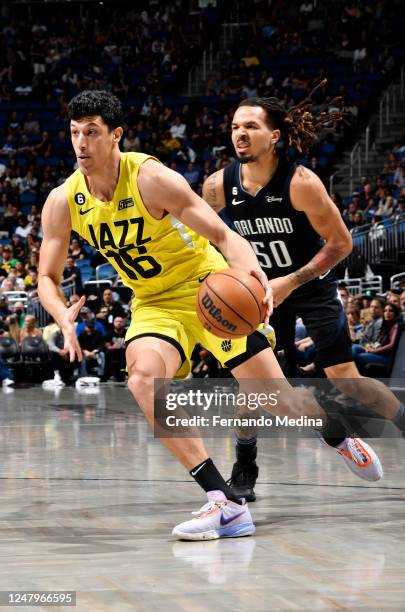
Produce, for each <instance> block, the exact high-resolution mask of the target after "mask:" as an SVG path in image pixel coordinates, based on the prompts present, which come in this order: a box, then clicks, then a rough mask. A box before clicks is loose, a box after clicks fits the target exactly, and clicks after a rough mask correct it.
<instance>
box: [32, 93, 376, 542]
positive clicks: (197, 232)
mask: <svg viewBox="0 0 405 612" xmlns="http://www.w3.org/2000/svg"><path fill="white" fill-rule="evenodd" d="M68 108H69V118H70V129H71V137H72V144H73V147H74V151H75V154H76V157H77V162H78V169H77V170H76V172H74V173H73V174H72V175H71V176H70V177H69V178H68V179H67V181H66V182H65V183H64V184H63V185H61V186H59V187H57V188H56V189H54V190H53V191H52V192H51V193H50V195H49V197H48V199H47V201H46V203H45V206H44V209H43V215H42V224H43V233H44V238H43V242H42V247H41V257H40V278H39V286H38V289H39V295H40V299H41V302H42V304H43V306H44V307H45V308H46V309H47V311H48V312H49V313H50V314H51V315H52V316H53V317H54V319H55V320H56V321H57V322H58V324H59V325H60V327H61V330H62V332H63V334H64V337H65V347H66V348H67V349H68V350H69V354H70V359H71V361H73V360H74V359H75V356H76V355H77V356H78V358H79V359H81V358H82V353H81V349H80V346H79V344H78V341H77V338H76V334H75V329H74V320H75V318H76V316H77V314H78V312H79V310H80V308H81V307H82V305H83V304H84V298H83V297H82V298H81V299H80V301H79V302H78V303H77V304H74V305H73V306H71V307H70V308H66V307H65V305H64V302H63V300H62V299H61V295H60V289H59V284H60V280H61V277H62V270H63V267H64V263H65V259H66V255H67V251H68V244H69V238H70V232H71V230H72V229H73V230H75V231H77V232H78V233H79V234H80V235H81V236H83V237H84V238H85V239H86V240H88V242H89V243H90V244H92V245H93V246H94V247H95V248H96V249H97V250H99V251H100V252H101V253H102V254H103V255H104V256H105V257H107V259H108V260H109V261H110V262H111V263H112V265H113V266H114V267H115V269H116V270H117V272H119V274H120V275H121V277H122V279H123V280H124V282H125V283H126V284H127V285H128V286H129V287H131V288H132V289H133V290H134V292H135V295H136V300H135V303H134V309H133V316H132V323H131V325H130V327H129V329H128V333H127V336H126V341H127V351H126V358H127V366H128V387H129V390H130V392H131V393H132V395H133V397H134V398H135V399H136V401H137V403H138V404H139V406H140V408H141V410H142V411H143V412H144V414H145V416H146V418H147V420H148V421H149V423H150V425H151V426H152V427H153V405H154V379H155V378H160V379H163V378H166V379H170V378H172V377H174V376H175V375H176V374H177V373H179V372H183V373H184V372H185V371H186V370H187V366H188V358H189V357H190V354H191V351H192V349H193V347H194V344H195V343H196V342H200V343H201V344H203V345H204V346H205V347H206V348H207V349H208V350H210V351H211V352H212V353H213V354H214V355H215V356H216V357H217V358H218V359H219V361H221V362H222V363H224V364H225V365H227V366H228V367H229V368H230V369H231V370H232V373H233V374H234V376H235V377H236V378H237V379H239V380H241V379H249V378H256V379H263V382H264V381H266V380H268V379H282V378H283V375H282V372H281V369H280V367H279V366H278V364H277V361H276V359H275V357H274V355H273V352H272V350H271V348H270V347H269V345H268V342H267V340H266V338H265V337H264V336H263V335H262V334H260V333H258V332H255V333H254V334H252V335H251V336H249V337H248V338H243V339H240V340H232V348H231V351H230V352H226V353H225V354H224V352H223V350H222V348H221V344H222V342H221V340H220V339H219V338H216V337H215V336H213V335H212V334H210V333H209V332H207V331H206V330H205V329H204V328H203V327H202V325H201V324H200V323H199V321H198V318H197V315H196V313H195V297H196V294H197V291H198V288H199V286H200V283H201V282H202V280H203V279H204V277H205V276H207V275H208V274H209V273H210V272H212V271H215V270H218V269H221V268H224V267H225V266H226V265H227V264H226V263H225V261H224V259H223V257H222V256H221V255H220V254H218V252H217V251H216V250H215V249H214V248H213V247H212V246H211V245H210V244H209V241H211V242H212V243H213V244H215V245H216V246H217V247H218V249H219V250H220V251H221V252H222V253H223V255H224V256H225V258H226V260H227V262H228V264H229V265H230V266H231V267H234V268H239V269H243V270H247V271H249V272H250V273H252V274H254V275H255V276H256V277H257V278H258V279H259V280H260V281H261V282H262V284H263V286H264V287H265V289H266V296H265V303H267V305H268V313H267V316H266V320H268V316H269V314H270V311H271V308H270V304H271V297H270V291H269V285H268V281H267V278H266V275H265V274H264V272H262V270H261V269H260V265H259V263H258V261H257V259H256V256H255V255H254V253H253V250H252V249H251V247H250V245H249V244H248V243H247V242H246V241H245V240H244V238H242V237H240V236H239V235H238V234H236V233H235V232H233V231H231V230H230V229H229V228H228V227H227V226H226V225H225V224H224V223H223V222H222V221H221V220H220V218H219V217H218V216H217V215H216V213H215V212H214V211H213V210H212V209H211V208H210V206H208V204H206V203H205V202H204V201H203V200H202V199H201V198H200V197H199V196H197V195H196V194H195V193H194V192H193V191H192V190H191V189H190V187H189V185H188V183H187V182H186V181H185V179H184V178H183V177H182V176H181V175H179V174H177V173H176V172H173V171H172V170H169V169H168V168H166V167H165V166H164V165H163V164H161V163H159V162H158V161H157V160H156V159H154V158H151V157H148V156H146V155H142V154H137V153H129V154H122V153H120V150H119V146H118V143H119V141H120V138H121V136H122V128H121V127H120V126H121V125H122V111H121V105H120V102H119V100H118V99H117V98H115V96H112V95H111V94H109V93H107V92H97V91H84V92H82V93H80V94H79V95H78V96H76V97H75V98H73V100H72V101H71V102H70V104H69V107H68ZM277 388H281V393H280V397H281V398H282V399H281V400H280V402H279V405H278V406H277V407H275V408H274V407H273V408H272V412H273V413H275V414H280V415H281V414H282V415H293V414H295V416H297V411H298V414H303V410H304V405H305V414H306V415H307V416H321V417H323V419H324V423H326V425H325V428H324V430H323V434H324V437H326V438H328V436H329V437H330V436H331V435H333V436H335V437H336V436H339V433H340V432H339V431H336V427H338V428H339V426H340V424H338V425H336V424H333V423H332V424H331V422H330V421H328V420H327V419H326V416H325V415H324V413H323V411H322V409H321V408H320V407H319V406H318V405H317V403H316V402H315V400H313V399H312V398H308V395H305V392H303V393H302V394H300V393H296V392H293V391H292V390H291V387H290V386H289V385H288V383H287V381H285V383H283V382H280V380H278V381H277ZM292 394H293V397H292ZM340 427H341V426H340ZM332 430H333V431H332ZM162 442H163V443H164V444H165V446H166V447H167V448H168V449H169V450H170V451H171V452H172V453H174V455H175V456H176V457H177V459H178V460H179V461H181V463H182V464H183V465H184V466H185V467H186V468H187V469H188V470H189V471H190V474H191V475H192V476H193V477H194V478H195V480H196V481H197V483H198V484H199V485H200V486H201V487H202V488H203V489H204V490H205V491H206V492H207V494H208V503H207V504H205V505H204V506H203V508H202V509H201V511H200V513H199V514H198V518H196V519H192V520H191V521H186V522H184V523H181V524H180V525H178V526H177V527H175V529H174V530H173V534H174V535H175V536H177V537H179V538H182V539H189V540H202V539H214V538H219V537H237V536H242V535H250V534H252V533H253V532H254V531H255V527H254V524H253V522H252V518H251V516H250V512H249V509H248V507H247V504H246V503H244V502H243V501H242V502H240V501H239V500H238V499H236V498H235V497H234V496H233V494H232V491H231V490H230V488H229V486H228V485H227V484H226V482H225V481H224V479H223V477H222V476H221V474H220V473H219V472H218V470H217V469H216V467H215V465H214V463H213V462H212V460H211V459H210V458H209V457H208V454H207V452H206V450H205V448H204V444H203V442H202V440H201V439H200V438H196V437H190V438H178V439H176V438H162ZM349 455H350V456H349ZM344 459H345V461H347V463H348V464H351V469H352V470H353V471H356V470H357V472H361V473H362V476H363V477H367V478H368V479H376V477H378V475H379V474H380V471H381V467H380V464H379V462H378V458H377V457H376V456H375V454H374V453H373V451H372V450H371V449H370V454H369V455H368V456H367V457H363V458H357V457H352V455H351V454H350V453H348V456H345V457H344Z"/></svg>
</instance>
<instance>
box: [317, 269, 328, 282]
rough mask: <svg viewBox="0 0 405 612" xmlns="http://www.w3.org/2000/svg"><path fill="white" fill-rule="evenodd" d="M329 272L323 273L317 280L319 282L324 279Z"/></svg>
mask: <svg viewBox="0 0 405 612" xmlns="http://www.w3.org/2000/svg"><path fill="white" fill-rule="evenodd" d="M329 272H330V270H328V271H327V272H325V273H324V274H321V275H320V276H319V277H318V278H319V280H322V279H323V278H325V276H328V274H329Z"/></svg>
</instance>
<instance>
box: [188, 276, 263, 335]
mask: <svg viewBox="0 0 405 612" xmlns="http://www.w3.org/2000/svg"><path fill="white" fill-rule="evenodd" d="M264 296H265V292H264V289H263V286H262V284H261V283H260V281H258V280H257V278H255V277H254V276H252V275H251V274H249V273H248V272H245V271H244V270H233V269H227V270H220V271H219V272H215V273H214V274H210V275H209V276H208V277H207V278H206V279H205V281H204V282H203V284H202V285H201V287H200V290H199V292H198V295H197V315H198V318H199V319H200V321H201V323H202V325H203V326H204V327H205V329H207V330H208V331H210V332H211V333H212V334H214V335H215V336H219V337H220V338H242V337H243V336H249V334H252V333H253V332H254V331H255V329H256V328H257V327H258V325H259V324H260V323H261V322H262V321H263V319H264V317H265V315H266V311H267V305H266V304H263V299H264Z"/></svg>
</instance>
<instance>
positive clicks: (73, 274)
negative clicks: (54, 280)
mask: <svg viewBox="0 0 405 612" xmlns="http://www.w3.org/2000/svg"><path fill="white" fill-rule="evenodd" d="M62 275H63V278H64V280H71V281H74V283H75V287H76V291H78V292H79V293H80V292H81V291H82V275H81V273H80V270H79V268H78V267H77V266H76V260H75V258H74V257H72V256H69V257H68V258H67V259H66V264H65V267H64V269H63V273H62Z"/></svg>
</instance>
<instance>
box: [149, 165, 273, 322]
mask: <svg viewBox="0 0 405 612" xmlns="http://www.w3.org/2000/svg"><path fill="white" fill-rule="evenodd" d="M152 164H154V165H155V167H154V168H153V170H152ZM143 167H145V168H144V171H143ZM147 169H148V170H149V171H148V170H147ZM150 170H152V171H150ZM138 187H139V191H140V193H141V196H142V199H143V202H144V204H145V206H146V207H147V208H148V210H149V212H152V211H161V212H163V211H167V212H169V213H171V214H172V215H173V216H174V217H175V218H176V219H178V220H179V221H181V222H182V223H184V224H185V225H187V227H189V228H191V229H192V230H194V231H195V232H197V233H198V234H200V235H201V236H204V237H205V238H207V239H208V240H209V241H210V242H212V243H213V244H215V246H217V247H218V249H219V250H220V251H221V253H222V254H223V255H224V257H225V258H226V260H227V262H228V264H229V266H230V267H232V268H237V269H239V270H246V271H248V272H249V273H251V274H253V275H254V276H256V278H258V279H259V281H260V282H261V283H262V285H263V287H264V289H265V291H266V296H265V302H266V303H267V304H268V306H269V308H268V314H267V315H266V320H265V322H268V316H269V315H270V314H271V312H270V304H271V289H270V285H269V281H268V279H267V276H266V274H265V273H264V272H263V270H262V269H261V267H260V264H259V262H258V260H257V257H256V255H255V253H254V251H253V249H252V247H251V246H250V244H249V243H248V242H247V240H245V239H244V238H242V237H241V236H239V234H237V233H236V232H233V231H232V230H231V229H230V228H229V227H228V226H227V225H226V224H225V223H224V222H223V221H222V219H221V218H220V217H219V216H218V215H217V213H216V212H215V211H214V210H213V209H212V208H211V207H210V206H209V205H208V204H207V203H206V202H205V201H204V200H203V199H202V198H200V196H199V195H197V194H196V193H195V192H194V191H193V190H192V189H191V187H190V185H189V184H188V183H187V181H186V180H185V178H184V177H183V176H181V174H178V173H177V172H174V171H173V170H170V169H169V168H166V166H163V165H162V164H159V163H157V162H155V161H154V160H148V161H147V162H145V163H144V164H142V166H141V169H140V171H139V175H138Z"/></svg>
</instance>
